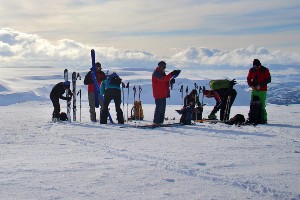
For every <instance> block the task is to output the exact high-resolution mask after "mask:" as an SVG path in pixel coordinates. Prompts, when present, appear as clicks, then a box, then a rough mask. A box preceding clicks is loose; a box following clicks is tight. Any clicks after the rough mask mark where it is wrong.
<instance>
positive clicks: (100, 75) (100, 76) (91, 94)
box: [83, 62, 105, 122]
mask: <svg viewBox="0 0 300 200" xmlns="http://www.w3.org/2000/svg"><path fill="white" fill-rule="evenodd" d="M95 66H96V78H97V82H98V86H100V84H101V82H102V81H103V80H104V79H105V73H104V72H103V71H102V67H101V64H100V63H99V62H96V64H95ZM91 73H92V69H90V71H89V72H88V73H87V74H86V75H85V77H84V81H83V83H84V85H87V86H88V100H89V107H90V119H91V121H92V122H96V109H95V87H94V81H93V78H92V75H91ZM98 95H99V94H98ZM98 99H99V103H100V107H101V109H102V107H103V102H102V99H101V98H100V95H99V96H98ZM101 109H100V113H101Z"/></svg>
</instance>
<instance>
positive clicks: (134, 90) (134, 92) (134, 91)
mask: <svg viewBox="0 0 300 200" xmlns="http://www.w3.org/2000/svg"><path fill="white" fill-rule="evenodd" d="M132 89H133V103H134V102H135V94H136V88H135V86H133V88H132Z"/></svg>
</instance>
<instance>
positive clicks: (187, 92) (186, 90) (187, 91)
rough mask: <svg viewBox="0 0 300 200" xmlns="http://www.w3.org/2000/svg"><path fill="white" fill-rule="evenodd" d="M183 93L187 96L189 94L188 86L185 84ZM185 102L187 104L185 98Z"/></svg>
mask: <svg viewBox="0 0 300 200" xmlns="http://www.w3.org/2000/svg"><path fill="white" fill-rule="evenodd" d="M185 94H186V95H185V96H187V95H188V94H189V86H186V89H185ZM185 104H186V105H187V99H186V102H185Z"/></svg>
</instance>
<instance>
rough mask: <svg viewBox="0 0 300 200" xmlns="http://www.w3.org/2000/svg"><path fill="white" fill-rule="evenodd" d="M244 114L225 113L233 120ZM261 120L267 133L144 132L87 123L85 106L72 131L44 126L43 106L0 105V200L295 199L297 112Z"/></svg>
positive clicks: (149, 111)
mask: <svg viewBox="0 0 300 200" xmlns="http://www.w3.org/2000/svg"><path fill="white" fill-rule="evenodd" d="M178 107H179V106H175V105H174V106H171V105H168V106H167V114H166V117H168V118H173V117H175V118H176V119H175V121H176V120H178V118H179V115H178V114H176V113H175V111H174V109H175V108H178ZM65 109H66V108H65V102H63V103H62V110H65ZM211 109H212V107H209V106H206V107H205V109H204V115H207V114H208V112H209V111H210V110H211ZM124 110H125V113H126V106H125V109H124ZM153 111H154V105H144V113H145V121H143V122H136V123H138V124H139V123H150V122H151V120H152V117H153ZM247 112H248V106H234V107H233V110H232V115H234V114H236V113H243V114H246V113H247ZM268 112H269V124H268V125H259V126H256V127H253V126H242V127H236V126H229V125H224V124H208V123H204V124H196V125H193V126H182V127H168V128H158V129H151V130H148V129H136V128H128V127H127V128H120V125H110V124H108V125H100V124H99V123H92V122H89V114H88V106H87V103H86V102H85V103H83V105H82V119H81V122H79V121H78V122H72V123H52V122H51V120H50V116H51V113H52V105H51V103H50V102H49V101H32V102H24V103H18V104H13V105H10V106H1V107H0V113H1V121H0V126H1V130H0V137H1V140H0V143H1V144H0V160H1V162H0V197H1V199H7V200H10V199H300V193H299V191H300V184H299V183H300V182H299V178H300V174H299V172H300V171H299V166H300V138H299V128H300V123H299V112H300V107H299V105H291V106H280V105H269V106H268ZM111 113H112V115H113V118H115V112H114V109H113V107H112V109H111ZM279 113H280V114H279ZM171 122H173V121H170V120H168V121H166V123H171ZM130 124H132V125H133V124H135V123H134V122H131V123H130ZM125 126H126V125H125Z"/></svg>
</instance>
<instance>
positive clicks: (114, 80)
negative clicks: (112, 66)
mask: <svg viewBox="0 0 300 200" xmlns="http://www.w3.org/2000/svg"><path fill="white" fill-rule="evenodd" d="M106 79H107V81H106V84H111V85H120V84H121V83H122V79H121V78H120V76H119V75H118V74H117V73H116V72H114V73H112V74H111V75H108V76H107V78H106Z"/></svg>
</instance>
